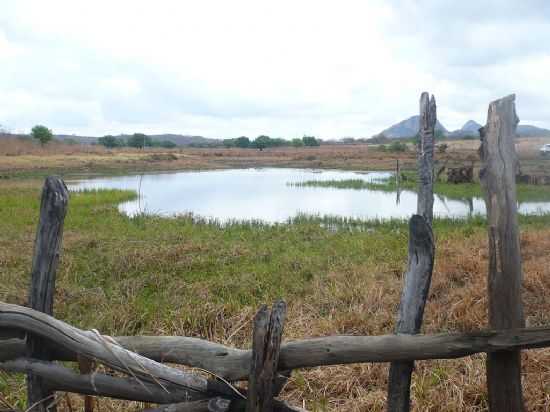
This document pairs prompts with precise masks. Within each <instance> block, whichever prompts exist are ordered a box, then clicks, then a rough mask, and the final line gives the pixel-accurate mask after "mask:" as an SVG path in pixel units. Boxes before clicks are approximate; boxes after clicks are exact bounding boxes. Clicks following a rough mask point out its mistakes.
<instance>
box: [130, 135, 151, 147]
mask: <svg viewBox="0 0 550 412" xmlns="http://www.w3.org/2000/svg"><path fill="white" fill-rule="evenodd" d="M152 145H153V142H152V140H151V138H150V137H149V136H147V135H145V134H143V133H134V134H133V135H132V136H130V137H129V138H128V146H130V147H137V148H139V149H143V148H144V147H147V146H152Z"/></svg>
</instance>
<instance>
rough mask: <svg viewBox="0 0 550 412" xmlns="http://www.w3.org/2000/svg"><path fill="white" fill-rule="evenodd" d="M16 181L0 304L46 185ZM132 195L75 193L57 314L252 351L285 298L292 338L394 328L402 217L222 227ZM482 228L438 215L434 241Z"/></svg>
mask: <svg viewBox="0 0 550 412" xmlns="http://www.w3.org/2000/svg"><path fill="white" fill-rule="evenodd" d="M20 183H21V184H19V183H17V182H15V183H14V182H10V183H0V222H2V230H0V279H2V280H3V281H2V283H1V284H0V300H2V301H7V302H12V303H17V304H24V303H25V302H26V293H27V290H28V286H29V272H30V267H31V260H32V249H33V242H34V235H35V230H36V225H37V220H38V212H39V201H40V183H39V182H36V183H33V184H28V183H26V182H25V181H21V182H20ZM134 197H135V193H134V192H131V191H119V190H98V191H85V192H78V193H71V197H70V201H69V209H68V214H67V218H66V222H65V228H64V241H63V253H62V256H61V261H60V265H59V269H58V276H57V287H56V297H55V309H54V310H55V315H56V317H58V318H60V319H63V320H65V321H67V322H69V323H71V324H73V325H75V326H78V327H80V328H83V329H91V328H96V329H98V330H100V331H101V332H102V333H105V334H109V335H137V334H163V335H176V334H177V335H187V336H200V337H204V338H208V339H210V340H216V341H219V342H226V339H228V341H227V342H229V344H232V345H237V346H241V347H246V346H247V345H249V341H250V336H251V329H250V323H251V318H252V316H253V314H254V312H255V310H256V309H257V307H258V306H259V305H260V304H261V303H270V302H272V301H274V300H275V299H277V298H284V299H285V300H286V301H287V302H289V303H291V305H294V307H297V308H299V309H295V312H294V313H292V314H291V316H289V320H288V322H287V324H288V326H287V327H285V336H286V338H287V339H289V338H297V337H304V336H306V335H307V334H312V335H315V334H334V333H359V334H380V333H389V332H391V330H393V324H394V323H393V320H394V317H395V311H396V307H397V306H396V305H397V303H396V302H397V299H398V296H399V293H400V288H401V279H400V277H399V276H400V274H401V273H403V269H404V267H405V265H406V261H407V242H408V228H407V222H406V221H405V220H384V221H381V220H373V221H362V220H357V219H346V218H337V217H330V216H326V217H311V216H297V217H296V218H294V219H292V220H291V221H289V222H287V223H284V224H275V225H268V224H263V223H261V222H237V221H235V222H230V223H229V224H225V225H222V224H221V223H219V222H215V221H205V220H203V219H200V218H197V217H193V216H191V215H187V216H180V217H177V218H160V217H154V216H147V215H139V216H136V217H134V218H130V217H127V216H125V215H123V214H121V213H119V212H118V210H117V206H116V205H117V203H119V202H121V201H125V200H129V199H132V198H134ZM520 223H521V226H522V230H525V231H529V230H532V229H533V230H538V229H540V228H544V227H549V226H550V216H522V217H520ZM485 224H486V222H485V219H484V218H482V217H473V218H470V219H465V220H458V219H436V220H435V221H434V231H435V234H436V239H437V243H438V246H439V245H446V244H447V245H449V244H452V245H460V244H464V242H465V241H466V242H468V239H470V238H473V239H477V241H479V239H480V238H481V237H483V236H485V230H486V226H485ZM453 250H455V249H454V248H453ZM459 250H460V249H459ZM470 260H471V259H470V257H467V258H466V257H465V261H470ZM459 273H462V272H459ZM455 287H457V286H456V285H455ZM444 295H445V294H442V296H444ZM377 297H380V298H377ZM296 311H297V312H296ZM302 324H307V331H306V332H304V327H303V326H301V325H302ZM242 326H244V327H242ZM445 327H448V326H447V325H445ZM296 331H298V332H296ZM327 331H328V332H327ZM450 370H452V371H454V370H456V368H451V369H450ZM329 373H330V372H329ZM449 373H450V372H449ZM453 373H454V372H453ZM301 374H307V371H300V372H296V374H295V375H296V382H294V383H293V385H294V387H298V388H299V379H298V378H299V377H300V376H301ZM308 376H309V375H308ZM310 384H315V382H313V381H310V382H309V383H308V385H307V386H309V385H310ZM332 384H333V385H336V384H337V382H332ZM315 388H316V387H315ZM304 390H305V389H304ZM0 393H3V395H4V396H5V397H6V398H7V399H8V400H9V401H10V402H12V403H14V404H15V403H16V404H17V405H19V406H21V408H23V401H21V399H22V397H24V389H23V380H22V378H20V377H16V378H13V379H12V378H6V377H5V376H2V375H0ZM318 393H320V389H319V390H312V391H311V393H310V394H309V392H308V394H307V397H308V399H309V400H308V402H309V401H311V402H312V404H310V405H309V406H311V407H313V405H314V403H315V402H318V401H320V400H321V398H319V397H318ZM305 396H306V395H305ZM114 410H116V408H115V409H114Z"/></svg>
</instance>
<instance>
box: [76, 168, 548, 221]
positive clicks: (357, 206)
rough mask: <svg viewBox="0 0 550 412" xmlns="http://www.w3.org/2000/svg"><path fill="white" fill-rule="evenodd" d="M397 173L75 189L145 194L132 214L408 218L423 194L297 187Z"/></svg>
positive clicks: (474, 206) (172, 178) (477, 203)
mask: <svg viewBox="0 0 550 412" xmlns="http://www.w3.org/2000/svg"><path fill="white" fill-rule="evenodd" d="M390 175H391V174H390V173H389V172H351V171H337V170H311V169H282V168H281V169H279V168H262V169H233V170H214V171H203V172H175V173H174V172H172V173H155V174H144V175H132V176H116V177H102V178H93V179H86V180H79V181H73V182H68V186H69V188H70V189H71V190H80V189H100V188H109V189H130V190H134V191H136V192H138V193H140V196H139V198H138V199H136V200H133V201H129V202H124V203H121V204H120V205H119V206H118V207H119V210H120V211H121V212H123V213H126V214H128V215H130V216H132V215H135V214H139V213H148V214H157V215H163V216H173V215H177V214H184V213H192V214H194V215H196V216H200V217H203V218H207V219H216V220H218V221H220V222H227V221H230V220H261V221H265V222H269V223H275V222H284V221H286V220H287V219H289V218H292V217H295V216H296V215H298V214H306V215H317V216H326V215H329V216H338V217H351V218H361V219H375V218H379V219H388V218H408V217H410V216H411V214H413V213H415V211H416V193H414V192H412V191H408V190H402V191H401V192H400V193H399V194H398V193H397V192H384V191H380V190H366V189H365V190H353V189H336V188H327V187H295V186H291V185H289V183H296V182H303V181H307V180H344V179H363V180H366V181H372V180H375V179H380V178H385V177H388V176H390ZM519 210H520V212H521V213H524V214H527V213H542V212H550V203H549V202H526V203H522V204H521V205H519ZM484 213H485V204H484V201H483V199H481V198H471V199H463V200H456V199H449V198H446V197H444V196H438V195H436V196H435V202H434V214H435V215H436V216H439V217H466V216H469V215H473V214H484Z"/></svg>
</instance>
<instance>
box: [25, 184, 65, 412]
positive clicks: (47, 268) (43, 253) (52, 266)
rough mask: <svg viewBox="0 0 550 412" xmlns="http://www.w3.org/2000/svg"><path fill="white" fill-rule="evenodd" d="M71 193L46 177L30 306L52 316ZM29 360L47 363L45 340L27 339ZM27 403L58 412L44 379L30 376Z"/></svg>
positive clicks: (36, 240)
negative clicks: (64, 224) (45, 361)
mask: <svg viewBox="0 0 550 412" xmlns="http://www.w3.org/2000/svg"><path fill="white" fill-rule="evenodd" d="M68 201H69V192H68V191H67V187H66V186H65V183H64V182H63V180H61V179H60V178H58V177H55V176H50V177H48V178H46V181H45V182H44V187H43V189H42V199H41V201H40V220H39V222H38V228H37V231H36V239H35V243H34V256H33V261H32V272H31V285H30V291H29V305H30V307H31V308H33V309H35V310H39V311H41V312H44V313H47V314H48V315H52V314H53V298H54V292H55V275H56V270H57V264H58V262H59V253H60V250H61V244H62V239H63V222H64V220H65V214H66V213H67V204H68ZM27 348H28V352H29V357H31V358H35V359H43V360H48V357H49V356H48V351H47V349H46V343H45V342H44V340H43V339H40V338H37V337H33V336H27ZM27 385H28V387H27V402H28V405H29V406H32V405H34V406H33V408H32V411H44V412H46V410H48V411H55V409H56V408H55V405H52V406H51V407H49V408H47V406H48V405H49V404H51V403H52V402H53V401H54V399H53V396H54V394H53V392H52V391H50V390H49V389H48V387H47V385H46V384H45V383H44V382H43V380H42V378H40V377H38V376H33V375H32V374H31V373H29V374H28V376H27Z"/></svg>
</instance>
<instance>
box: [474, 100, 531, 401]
mask: <svg viewBox="0 0 550 412" xmlns="http://www.w3.org/2000/svg"><path fill="white" fill-rule="evenodd" d="M518 122H519V119H518V117H517V115H516V106H515V95H510V96H507V97H504V98H502V99H499V100H495V101H494V102H492V103H490V104H489V112H488V115H487V124H486V126H485V127H483V128H481V129H480V134H481V147H480V156H481V161H482V168H481V171H480V180H481V184H482V187H483V189H484V195H485V204H486V207H487V223H488V235H489V272H488V278H487V283H488V294H489V325H490V327H491V328H493V329H509V328H521V327H524V326H525V319H524V315H523V303H522V300H521V282H522V276H523V275H522V268H521V253H520V244H519V229H518V219H517V204H516V181H515V178H516V172H517V170H518V158H517V154H516V151H515V147H514V138H515V136H516V126H517V124H518ZM487 387H488V392H489V409H490V410H491V411H495V412H496V411H498V412H507V411H510V412H512V411H522V410H524V406H523V399H522V389H521V357H520V352H519V351H506V352H495V353H489V354H487Z"/></svg>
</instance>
